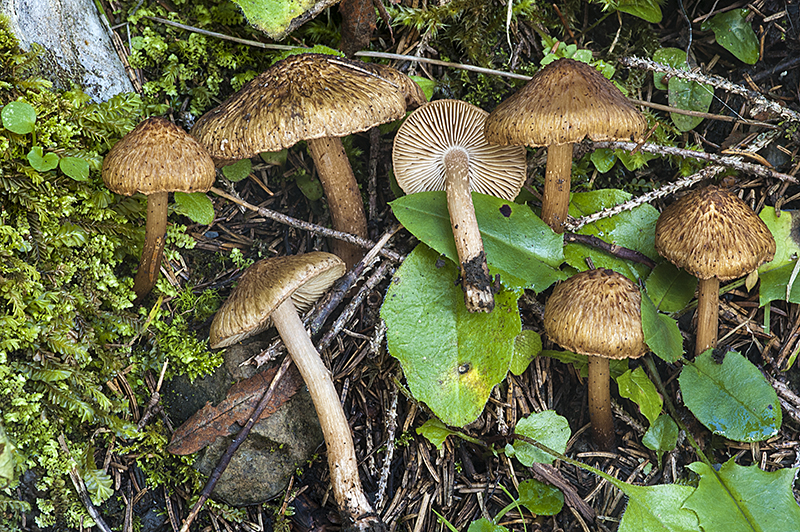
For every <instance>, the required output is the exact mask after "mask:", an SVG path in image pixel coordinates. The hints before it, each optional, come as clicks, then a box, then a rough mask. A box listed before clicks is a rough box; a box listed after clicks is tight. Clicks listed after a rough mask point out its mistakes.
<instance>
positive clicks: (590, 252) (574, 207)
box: [564, 189, 658, 281]
mask: <svg viewBox="0 0 800 532" xmlns="http://www.w3.org/2000/svg"><path fill="white" fill-rule="evenodd" d="M630 197H631V196H630V194H628V193H626V192H623V191H621V190H616V189H606V190H595V191H592V192H577V193H575V194H573V195H572V198H571V199H570V204H569V214H570V215H572V216H574V217H576V218H578V217H581V216H586V215H587V214H592V213H595V212H598V211H600V210H602V209H606V208H608V207H613V206H614V205H617V204H619V203H622V202H624V201H627V200H628V199H630ZM657 219H658V211H657V210H656V209H655V208H654V207H653V206H652V205H649V204H644V205H640V206H638V207H636V208H634V209H633V210H630V211H625V212H622V213H620V214H615V215H614V216H611V217H609V218H604V219H602V220H599V221H597V222H594V223H591V224H588V225H585V226H583V227H581V228H580V229H579V230H578V231H577V233H578V234H581V235H594V236H596V237H597V238H599V239H601V240H603V241H605V242H607V243H609V244H616V245H618V246H622V247H625V248H629V249H632V250H634V251H638V252H640V253H643V254H644V255H646V256H648V257H650V258H652V259H656V258H658V253H657V252H656V250H655V224H656V220H657ZM564 257H565V258H566V261H567V264H569V265H570V266H572V267H573V268H575V269H577V270H580V271H583V270H586V269H587V267H588V266H587V265H586V257H589V258H591V259H592V262H593V263H594V265H595V267H596V268H609V269H611V270H614V271H616V272H619V273H621V274H623V275H625V276H626V277H628V278H630V279H632V280H633V281H637V280H638V279H639V278H644V277H646V276H647V275H648V274H649V273H650V269H649V268H648V267H647V266H644V265H643V264H638V263H634V262H631V261H628V260H624V259H620V258H618V257H615V256H613V255H610V254H609V253H606V252H604V251H601V250H600V249H597V248H594V247H590V246H586V245H583V244H577V243H570V244H567V245H566V246H564Z"/></svg>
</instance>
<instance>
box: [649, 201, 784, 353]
mask: <svg viewBox="0 0 800 532" xmlns="http://www.w3.org/2000/svg"><path fill="white" fill-rule="evenodd" d="M655 247H656V251H658V252H659V253H660V254H661V255H662V256H663V257H664V258H666V259H667V260H668V261H670V262H671V263H673V264H674V265H675V266H677V267H678V268H683V269H685V270H686V271H687V272H689V273H691V274H692V275H694V276H695V277H697V279H698V283H697V337H696V340H695V354H697V355H699V354H700V353H702V352H703V351H705V350H706V349H710V348H713V347H716V345H717V322H718V315H719V282H720V281H731V280H733V279H738V278H739V277H744V276H745V275H747V274H748V273H750V272H752V271H753V270H755V269H756V268H758V267H759V266H761V265H762V264H764V263H765V262H769V261H770V260H772V258H773V257H774V256H775V239H774V238H773V236H772V233H770V231H769V229H768V228H767V225H766V224H765V223H764V222H763V221H762V220H761V218H759V217H758V216H757V215H756V213H755V212H753V209H751V208H750V207H749V206H748V205H747V204H746V203H745V202H744V201H742V200H741V199H739V197H737V196H736V195H734V194H732V193H731V192H729V191H727V190H725V189H722V188H717V187H715V186H708V187H706V188H702V189H698V190H694V191H692V192H690V193H688V194H686V195H685V196H683V197H682V198H680V199H679V200H677V201H676V202H675V203H673V204H671V205H669V206H668V207H666V208H665V209H664V211H663V212H662V213H661V215H660V216H659V217H658V221H657V222H656V238H655Z"/></svg>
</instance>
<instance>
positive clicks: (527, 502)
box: [518, 479, 564, 515]
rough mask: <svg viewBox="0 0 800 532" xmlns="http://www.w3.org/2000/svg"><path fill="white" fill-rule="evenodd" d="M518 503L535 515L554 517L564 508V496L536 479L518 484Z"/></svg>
mask: <svg viewBox="0 0 800 532" xmlns="http://www.w3.org/2000/svg"><path fill="white" fill-rule="evenodd" d="M518 501H519V503H520V504H521V505H522V506H524V507H525V508H527V509H528V510H530V512H531V513H532V514H535V515H556V514H557V513H558V512H560V511H561V509H562V508H563V507H564V494H563V493H561V490H560V489H558V488H556V487H555V486H551V485H550V484H545V483H544V482H540V481H538V480H536V479H528V480H525V481H523V482H520V483H519V499H518Z"/></svg>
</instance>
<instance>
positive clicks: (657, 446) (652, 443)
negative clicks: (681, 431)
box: [642, 414, 678, 462]
mask: <svg viewBox="0 0 800 532" xmlns="http://www.w3.org/2000/svg"><path fill="white" fill-rule="evenodd" d="M642 443H643V444H644V446H645V447H647V448H648V449H650V450H652V451H655V452H656V454H657V455H658V460H659V462H660V461H661V456H662V455H663V454H664V453H666V452H669V451H671V450H672V449H674V448H675V446H676V445H677V444H678V425H677V424H676V423H675V421H673V420H672V418H671V417H669V415H668V414H661V415H660V416H658V418H657V419H656V420H655V421H654V422H653V423H652V424H651V425H650V428H649V429H647V432H645V433H644V436H642Z"/></svg>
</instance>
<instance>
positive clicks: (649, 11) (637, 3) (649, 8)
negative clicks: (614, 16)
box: [617, 0, 662, 24]
mask: <svg viewBox="0 0 800 532" xmlns="http://www.w3.org/2000/svg"><path fill="white" fill-rule="evenodd" d="M658 4H659V0H620V2H619V4H617V9H618V10H619V11H622V12H623V13H627V14H629V15H633V16H634V17H639V18H640V19H644V20H646V21H647V22H650V23H651V24H658V23H659V22H661V17H662V15H661V6H660V5H658Z"/></svg>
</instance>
